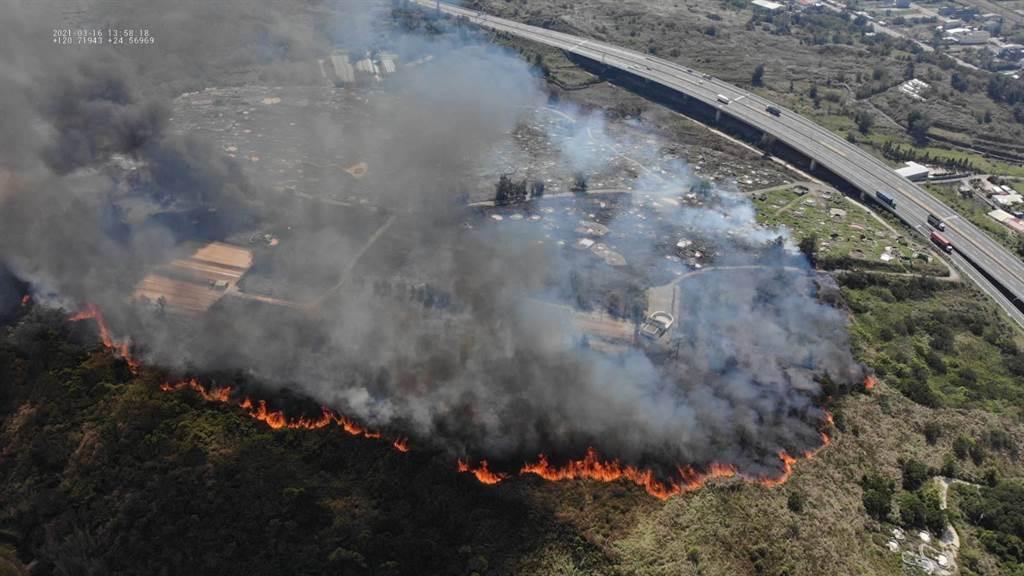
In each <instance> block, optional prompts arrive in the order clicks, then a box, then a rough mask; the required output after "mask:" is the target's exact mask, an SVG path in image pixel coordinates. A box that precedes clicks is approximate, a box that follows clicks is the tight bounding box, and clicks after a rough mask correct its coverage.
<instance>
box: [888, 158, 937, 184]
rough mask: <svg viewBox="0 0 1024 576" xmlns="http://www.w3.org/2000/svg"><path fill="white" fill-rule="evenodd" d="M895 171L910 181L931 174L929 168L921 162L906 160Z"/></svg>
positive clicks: (925, 178)
mask: <svg viewBox="0 0 1024 576" xmlns="http://www.w3.org/2000/svg"><path fill="white" fill-rule="evenodd" d="M896 173H897V174H899V175H900V176H903V177H904V178H906V179H907V180H910V181H911V182H920V181H921V180H927V179H928V175H929V174H931V170H930V169H929V168H928V167H927V166H925V165H923V164H918V163H917V162H907V163H906V164H905V165H904V166H903V167H902V168H898V169H897V170H896Z"/></svg>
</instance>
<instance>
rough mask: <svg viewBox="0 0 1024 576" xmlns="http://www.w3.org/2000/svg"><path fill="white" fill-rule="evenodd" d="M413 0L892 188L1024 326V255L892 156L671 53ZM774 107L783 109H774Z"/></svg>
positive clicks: (869, 191) (908, 212)
mask: <svg viewBox="0 0 1024 576" xmlns="http://www.w3.org/2000/svg"><path fill="white" fill-rule="evenodd" d="M413 1H414V2H416V3H418V4H420V5H422V6H424V7H429V8H435V7H439V8H440V10H441V11H443V12H444V13H447V14H449V15H452V16H461V17H463V18H466V19H467V20H468V21H470V22H472V23H473V24H476V25H478V26H482V27H485V28H489V29H491V30H495V31H499V32H504V33H508V34H511V35H514V36H517V37H520V38H523V39H525V40H530V41H532V42H537V43H539V44H544V45H547V46H551V47H554V48H559V49H561V50H563V51H565V52H566V53H568V54H571V55H574V56H576V57H579V58H583V59H585V60H588V61H590V62H591V63H593V64H594V65H596V66H599V67H601V68H602V69H605V70H608V71H615V72H617V73H619V74H621V75H624V76H626V77H632V79H633V80H634V81H640V82H643V83H645V84H647V85H651V86H655V87H658V88H661V89H664V90H668V91H672V92H673V93H676V94H678V95H680V96H683V97H685V98H688V99H690V100H692V101H693V102H694V103H697V104H698V105H699V106H702V107H704V108H706V109H707V110H710V111H712V115H711V116H710V118H713V119H714V120H713V121H716V122H723V121H729V122H736V123H739V124H741V125H743V126H745V127H747V128H752V129H754V130H757V131H759V132H761V133H763V134H770V135H771V136H772V137H774V138H775V139H776V142H778V143H781V144H783V145H784V146H786V147H788V148H789V149H791V150H793V151H795V152H796V153H798V154H799V155H802V156H803V157H804V158H806V159H807V161H808V163H809V168H810V170H811V171H812V172H815V171H816V172H818V173H821V172H822V171H823V170H824V171H825V172H827V173H829V174H831V175H833V176H834V177H835V178H834V179H838V180H840V181H841V182H843V183H846V184H847V185H849V186H850V187H851V188H852V189H854V190H856V191H858V192H859V193H860V194H862V195H863V196H868V197H872V198H873V197H874V194H875V192H876V191H884V192H885V193H886V194H888V195H889V196H891V197H892V198H894V199H895V201H896V206H895V208H894V209H891V211H892V212H894V213H895V214H896V215H897V216H898V217H899V218H900V219H901V220H903V222H905V223H906V224H907V225H908V226H910V227H911V228H914V229H915V230H917V231H918V232H919V233H920V234H922V235H924V236H925V242H928V238H927V237H928V234H929V233H930V230H929V227H928V223H927V218H928V215H929V214H934V215H935V216H937V217H939V218H941V219H942V220H943V221H944V222H945V223H946V231H945V232H944V235H945V236H946V237H947V238H948V239H949V240H950V241H952V242H953V245H954V248H955V251H954V253H953V254H952V255H951V256H950V257H951V258H952V260H953V263H954V264H955V265H956V266H957V267H958V268H959V269H960V270H961V271H962V272H963V273H964V274H965V275H966V276H967V277H969V278H971V279H972V280H973V281H974V282H975V283H976V284H977V285H978V286H979V287H980V288H981V289H982V290H984V291H985V293H987V294H988V295H989V296H990V297H991V298H992V299H993V300H995V301H996V303H997V304H999V306H1000V307H1001V308H1002V309H1003V310H1004V311H1006V313H1007V314H1009V315H1010V316H1011V317H1012V318H1013V319H1014V320H1015V321H1016V322H1017V323H1018V324H1020V325H1021V326H1024V262H1022V261H1021V259H1020V258H1018V257H1017V256H1016V255H1015V254H1013V253H1012V252H1011V251H1010V250H1008V249H1007V248H1005V247H1004V246H1002V245H1001V244H999V243H997V242H996V241H994V240H992V239H991V238H990V237H989V236H988V235H987V234H986V233H985V232H983V231H982V230H980V229H979V228H978V227H976V226H974V225H973V224H971V223H970V222H968V221H966V220H964V219H962V218H961V217H960V216H958V215H957V214H956V212H954V211H953V210H952V209H951V208H949V207H947V206H946V205H945V204H943V203H942V202H940V201H939V200H938V199H936V198H935V197H934V196H932V195H931V194H930V193H928V192H927V191H925V190H923V189H922V188H920V187H919V186H917V185H916V184H914V183H912V182H910V181H908V180H906V179H905V178H903V177H902V176H899V175H898V174H896V173H895V172H894V171H893V169H892V168H891V167H889V166H888V165H887V164H886V163H885V162H883V161H882V160H880V159H879V158H876V157H875V156H873V155H872V154H871V153H869V152H867V151H866V150H863V149H862V148H860V147H859V146H857V145H856V144H852V143H850V142H848V141H846V139H844V138H841V137H839V136H838V135H836V134H835V133H833V132H832V131H830V130H828V129H826V128H824V127H822V126H819V125H817V124H815V123H814V122H812V121H811V120H808V119H807V118H804V117H803V116H800V115H799V114H797V113H795V112H792V111H791V110H787V109H785V108H783V107H782V106H779V105H778V104H775V103H773V102H770V101H768V100H766V99H764V98H762V97H760V96H758V95H757V94H754V93H752V92H748V91H746V90H744V89H742V88H739V87H737V86H735V85H733V84H729V83H728V82H724V81H722V80H719V79H717V78H714V77H712V76H710V75H708V74H704V73H702V72H700V71H697V70H694V69H692V68H688V67H686V66H683V65H680V64H676V63H674V62H670V61H668V60H664V59H661V58H656V57H654V56H651V55H648V54H643V53H640V52H636V51H633V50H628V49H625V48H620V47H618V46H614V45H611V44H607V43H604V42H600V41H597V40H593V39H588V38H581V37H578V36H573V35H570V34H565V33H562V32H556V31H553V30H547V29H544V28H538V27H536V26H529V25H526V24H521V23H519V22H515V21H512V20H506V19H502V18H497V17H494V16H490V15H488V14H485V13H481V12H477V11H475V10H469V9H465V8H460V7H457V6H452V5H450V4H445V3H440V4H437V3H436V2H435V1H434V0H413ZM634 84H635V82H634ZM769 106H771V107H773V108H774V109H775V111H776V112H777V113H774V114H773V113H771V112H769V110H768V108H769ZM886 209H890V208H888V207H886Z"/></svg>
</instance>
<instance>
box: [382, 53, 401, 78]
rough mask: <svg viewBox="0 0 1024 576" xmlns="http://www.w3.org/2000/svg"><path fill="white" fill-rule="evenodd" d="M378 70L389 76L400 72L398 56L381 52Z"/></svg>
mask: <svg viewBox="0 0 1024 576" xmlns="http://www.w3.org/2000/svg"><path fill="white" fill-rule="evenodd" d="M377 62H378V63H379V64H378V68H379V70H380V72H381V74H384V75H385V76H389V75H391V74H394V73H395V72H396V71H397V70H398V54H394V53H392V52H381V53H380V54H378V55H377Z"/></svg>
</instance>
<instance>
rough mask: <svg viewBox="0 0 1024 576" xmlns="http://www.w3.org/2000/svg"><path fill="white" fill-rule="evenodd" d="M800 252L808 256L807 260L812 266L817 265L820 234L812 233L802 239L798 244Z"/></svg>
mask: <svg viewBox="0 0 1024 576" xmlns="http://www.w3.org/2000/svg"><path fill="white" fill-rule="evenodd" d="M798 248H799V249H800V253H801V254H803V255H804V256H806V257H807V261H808V262H810V264H811V268H814V267H815V266H817V263H818V236H817V235H815V234H811V235H810V236H805V237H804V238H801V239H800V243H799V244H798Z"/></svg>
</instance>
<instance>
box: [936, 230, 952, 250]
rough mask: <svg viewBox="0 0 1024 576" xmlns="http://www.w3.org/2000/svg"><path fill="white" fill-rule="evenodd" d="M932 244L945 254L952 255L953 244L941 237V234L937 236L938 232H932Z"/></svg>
mask: <svg viewBox="0 0 1024 576" xmlns="http://www.w3.org/2000/svg"><path fill="white" fill-rule="evenodd" d="M932 242H934V243H935V245H936V246H938V247H939V248H942V249H943V250H944V251H945V252H946V254H952V253H953V243H952V242H950V241H949V240H948V239H946V237H945V236H943V235H942V234H939V233H938V232H932Z"/></svg>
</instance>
